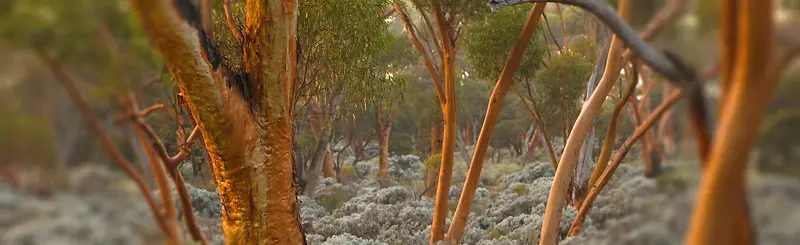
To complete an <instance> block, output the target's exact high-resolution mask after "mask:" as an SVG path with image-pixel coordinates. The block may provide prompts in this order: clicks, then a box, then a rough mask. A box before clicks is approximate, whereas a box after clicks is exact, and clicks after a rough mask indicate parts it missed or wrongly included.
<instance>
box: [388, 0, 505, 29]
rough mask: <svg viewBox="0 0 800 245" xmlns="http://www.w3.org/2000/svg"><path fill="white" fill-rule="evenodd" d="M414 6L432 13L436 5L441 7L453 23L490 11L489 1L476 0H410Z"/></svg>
mask: <svg viewBox="0 0 800 245" xmlns="http://www.w3.org/2000/svg"><path fill="white" fill-rule="evenodd" d="M398 1H399V0H398ZM410 1H411V2H412V3H413V4H414V6H415V7H416V8H417V9H418V10H421V11H425V12H428V13H431V12H432V10H433V9H434V8H435V7H439V9H440V10H441V11H442V14H443V15H446V16H448V17H447V18H448V19H450V20H454V22H452V23H454V24H455V23H458V21H466V20H468V19H471V18H473V17H477V16H480V15H482V14H485V13H487V12H488V11H489V3H488V1H474V0H410ZM431 21H433V20H431Z"/></svg>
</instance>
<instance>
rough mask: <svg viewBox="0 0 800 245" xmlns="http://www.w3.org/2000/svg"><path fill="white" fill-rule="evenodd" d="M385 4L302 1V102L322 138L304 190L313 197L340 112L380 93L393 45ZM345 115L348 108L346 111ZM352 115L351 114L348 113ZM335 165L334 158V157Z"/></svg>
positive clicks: (361, 0) (362, 0)
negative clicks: (384, 54) (383, 64)
mask: <svg viewBox="0 0 800 245" xmlns="http://www.w3.org/2000/svg"><path fill="white" fill-rule="evenodd" d="M385 6H386V3H385V2H380V1H377V2H376V1H371V0H346V1H333V0H331V1H312V0H307V1H301V2H300V9H299V10H300V12H301V13H304V14H302V15H300V17H299V20H298V22H299V29H298V40H299V43H300V47H301V50H300V55H299V60H298V83H299V84H300V86H302V87H303V88H304V89H303V92H301V93H298V94H297V96H298V97H297V98H298V104H307V105H308V106H309V107H310V108H309V111H310V113H309V117H310V120H309V122H310V126H311V129H312V131H313V132H314V135H315V136H316V137H315V138H316V139H317V142H316V147H315V150H314V153H313V154H312V158H311V164H310V167H309V169H308V170H309V171H307V172H306V174H305V178H304V181H303V183H304V185H303V194H304V195H306V196H310V197H313V196H314V192H315V189H316V185H317V182H318V181H317V179H318V178H319V176H320V173H321V170H322V168H323V163H324V159H325V156H326V155H328V156H329V157H330V153H329V152H330V149H329V148H330V147H329V142H330V138H331V134H332V133H333V123H334V120H335V116H336V115H340V114H341V113H340V108H341V107H342V105H343V104H354V105H356V108H357V107H358V106H359V105H360V107H362V109H364V108H363V107H364V104H365V103H367V102H370V101H372V100H373V98H374V97H376V96H378V95H379V92H378V91H380V89H381V88H380V87H379V86H386V85H387V84H390V83H391V82H392V81H388V82H385V83H384V82H380V79H382V77H380V76H379V75H380V74H379V73H380V71H376V69H378V68H376V62H379V61H378V60H377V59H378V55H379V54H380V52H381V51H383V50H385V49H386V48H387V47H388V46H387V44H388V41H389V38H390V37H389V36H388V32H387V25H386V22H385V21H384V18H383V9H384V7H385ZM344 113H345V114H346V113H347V112H344ZM345 116H346V115H345ZM329 163H331V161H329Z"/></svg>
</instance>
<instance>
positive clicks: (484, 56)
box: [464, 4, 546, 80]
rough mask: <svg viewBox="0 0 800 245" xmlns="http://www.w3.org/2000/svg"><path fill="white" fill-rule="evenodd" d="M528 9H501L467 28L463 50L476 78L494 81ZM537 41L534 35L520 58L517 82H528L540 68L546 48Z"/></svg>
mask: <svg viewBox="0 0 800 245" xmlns="http://www.w3.org/2000/svg"><path fill="white" fill-rule="evenodd" d="M532 8H533V7H532V5H530V4H524V5H516V6H513V7H507V8H502V9H500V10H499V11H497V13H494V14H487V15H485V16H483V17H482V18H478V19H476V20H473V21H471V22H470V23H469V24H467V26H466V30H465V33H464V37H465V39H464V48H465V50H466V58H467V60H468V61H469V63H470V65H471V67H472V70H473V71H474V72H475V75H476V76H478V77H479V78H482V79H488V80H495V79H497V78H498V77H499V76H500V72H501V71H502V69H503V66H504V65H505V62H506V59H507V57H508V55H509V52H510V51H511V49H512V48H513V47H514V45H516V44H517V41H518V40H519V33H520V32H521V31H522V27H523V26H524V25H525V20H526V19H527V18H528V13H529V12H530V11H531V9H532ZM541 31H542V25H541V24H540V25H538V26H537V27H536V32H537V33H540V32H541ZM538 37H539V35H534V37H533V38H532V40H530V44H529V46H528V49H527V50H526V51H525V55H524V56H523V57H522V61H521V63H520V68H519V69H518V70H517V72H516V73H515V77H516V78H517V79H519V80H524V79H529V78H532V77H533V75H534V73H535V72H536V70H537V69H538V68H539V66H541V64H542V58H543V56H544V54H545V48H546V47H545V46H544V44H543V41H542V40H541V39H540V38H538Z"/></svg>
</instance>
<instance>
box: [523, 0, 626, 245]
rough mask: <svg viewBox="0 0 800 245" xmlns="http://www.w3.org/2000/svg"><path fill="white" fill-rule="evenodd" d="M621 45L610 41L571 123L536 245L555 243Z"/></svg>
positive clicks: (623, 6) (621, 4)
mask: <svg viewBox="0 0 800 245" xmlns="http://www.w3.org/2000/svg"><path fill="white" fill-rule="evenodd" d="M627 2H628V1H627V0H620V1H619V7H618V10H619V15H620V16H622V17H623V20H624V19H627V16H628V12H629V11H628V7H629V4H627ZM622 45H623V44H622V40H619V39H617V37H616V36H615V37H614V38H612V40H611V48H610V50H609V51H608V59H607V60H606V68H605V71H604V72H603V77H602V78H601V79H600V84H598V85H597V89H596V90H595V91H594V93H592V96H591V97H590V98H589V100H588V101H586V103H584V104H583V108H582V109H581V112H580V114H579V115H578V118H577V120H575V125H574V126H573V127H572V131H571V133H570V134H569V137H568V138H567V140H566V144H565V146H564V153H563V154H562V155H561V160H560V162H559V163H558V169H557V170H556V175H555V178H554V179H553V185H552V186H551V187H550V194H549V198H548V199H547V205H546V208H545V213H544V221H543V223H542V232H541V236H540V239H539V244H540V245H554V244H556V243H557V242H558V224H559V223H560V222H561V213H562V211H563V207H564V202H565V201H566V197H567V195H566V194H567V193H566V192H567V190H568V187H569V184H570V182H571V179H572V176H571V174H572V172H573V171H574V168H575V164H576V161H577V158H578V153H579V151H580V148H581V145H582V144H583V140H584V139H585V137H586V135H587V134H588V130H589V127H590V126H591V123H592V121H593V120H594V118H595V116H597V113H598V112H599V111H600V107H601V106H602V105H603V102H604V101H605V99H606V96H607V95H608V93H609V92H610V91H611V88H612V87H613V86H614V82H615V81H616V80H617V77H618V76H619V71H620V66H619V65H620V64H619V62H618V60H619V59H620V57H621V53H622V52H621V51H623V50H622V49H623V46H622Z"/></svg>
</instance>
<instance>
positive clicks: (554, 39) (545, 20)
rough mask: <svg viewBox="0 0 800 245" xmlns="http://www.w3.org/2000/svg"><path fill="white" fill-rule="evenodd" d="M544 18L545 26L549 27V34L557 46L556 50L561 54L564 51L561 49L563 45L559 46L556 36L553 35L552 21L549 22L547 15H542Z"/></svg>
mask: <svg viewBox="0 0 800 245" xmlns="http://www.w3.org/2000/svg"><path fill="white" fill-rule="evenodd" d="M542 18H544V25H545V26H547V32H548V33H550V38H551V39H553V43H554V44H555V45H556V48H558V51H559V52H561V51H562V50H564V49H563V48H561V44H558V40H557V39H556V35H555V34H553V29H552V28H550V21H548V20H547V14H542Z"/></svg>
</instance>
